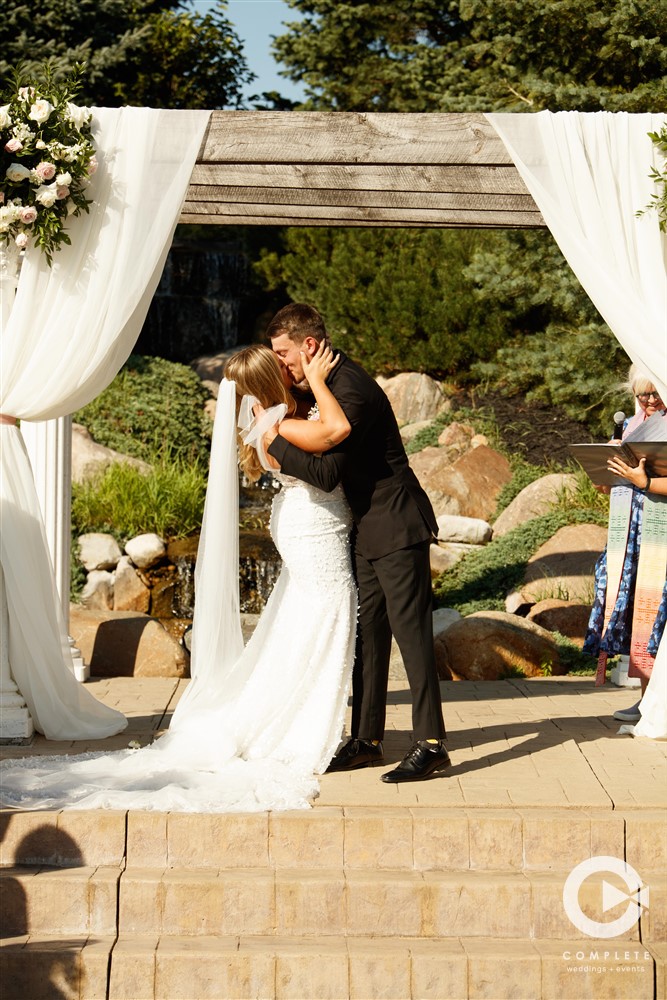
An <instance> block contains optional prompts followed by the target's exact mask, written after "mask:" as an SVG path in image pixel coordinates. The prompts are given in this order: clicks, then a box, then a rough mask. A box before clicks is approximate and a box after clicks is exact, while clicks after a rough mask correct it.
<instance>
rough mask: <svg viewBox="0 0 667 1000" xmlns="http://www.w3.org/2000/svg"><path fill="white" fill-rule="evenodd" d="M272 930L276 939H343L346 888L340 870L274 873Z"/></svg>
mask: <svg viewBox="0 0 667 1000" xmlns="http://www.w3.org/2000/svg"><path fill="white" fill-rule="evenodd" d="M275 892H276V916H275V927H276V933H277V934H279V935H283V936H286V935H296V936H297V937H303V936H309V935H311V936H330V935H334V936H336V935H344V934H345V932H346V929H347V922H348V921H347V913H346V895H347V893H346V888H345V878H344V875H343V871H342V869H339V870H335V871H324V870H320V869H316V870H314V871H308V870H303V869H296V870H294V871H282V870H278V871H277V872H276V880H275Z"/></svg>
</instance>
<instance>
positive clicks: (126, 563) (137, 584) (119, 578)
mask: <svg viewBox="0 0 667 1000" xmlns="http://www.w3.org/2000/svg"><path fill="white" fill-rule="evenodd" d="M150 603H151V592H150V589H149V588H148V587H147V586H146V584H145V583H144V582H143V580H142V579H141V577H140V576H139V574H138V573H137V571H136V569H135V568H134V566H133V565H132V561H131V559H130V557H129V556H121V558H120V561H119V563H118V565H117V566H116V572H115V574H114V588H113V608H114V611H142V612H148V609H149V608H150Z"/></svg>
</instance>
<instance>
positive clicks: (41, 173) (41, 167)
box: [35, 160, 56, 181]
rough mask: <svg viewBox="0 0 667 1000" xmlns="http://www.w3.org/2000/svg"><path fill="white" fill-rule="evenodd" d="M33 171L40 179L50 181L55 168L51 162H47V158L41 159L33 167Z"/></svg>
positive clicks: (54, 173) (54, 174)
mask: <svg viewBox="0 0 667 1000" xmlns="http://www.w3.org/2000/svg"><path fill="white" fill-rule="evenodd" d="M35 173H36V174H37V176H38V177H39V179H40V180H42V181H50V180H52V179H53V178H54V177H55V176H56V168H55V166H54V165H53V163H49V162H48V160H42V162H41V163H38V164H37V166H36V167H35Z"/></svg>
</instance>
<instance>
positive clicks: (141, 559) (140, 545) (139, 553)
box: [125, 532, 167, 569]
mask: <svg viewBox="0 0 667 1000" xmlns="http://www.w3.org/2000/svg"><path fill="white" fill-rule="evenodd" d="M125 551H126V552H127V554H128V556H129V557H130V559H131V560H132V562H133V563H134V565H135V566H138V567H139V569H150V567H151V566H154V565H155V563H156V562H159V561H160V559H162V557H163V556H164V555H165V554H166V551H167V546H166V545H165V544H164V542H163V541H162V539H161V538H160V536H159V535H156V534H155V533H154V532H146V533H145V534H143V535H135V536H134V538H130V540H129V541H128V542H126V544H125Z"/></svg>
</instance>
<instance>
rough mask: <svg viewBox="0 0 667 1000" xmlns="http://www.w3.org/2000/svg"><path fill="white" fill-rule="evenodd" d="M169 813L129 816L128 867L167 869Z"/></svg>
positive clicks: (146, 813)
mask: <svg viewBox="0 0 667 1000" xmlns="http://www.w3.org/2000/svg"><path fill="white" fill-rule="evenodd" d="M168 816H169V814H168V813H160V812H135V811H134V810H130V811H129V812H128V814H127V857H126V861H127V865H128V867H133V868H166V866H167V863H168V860H169V859H168V841H167V819H168Z"/></svg>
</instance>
